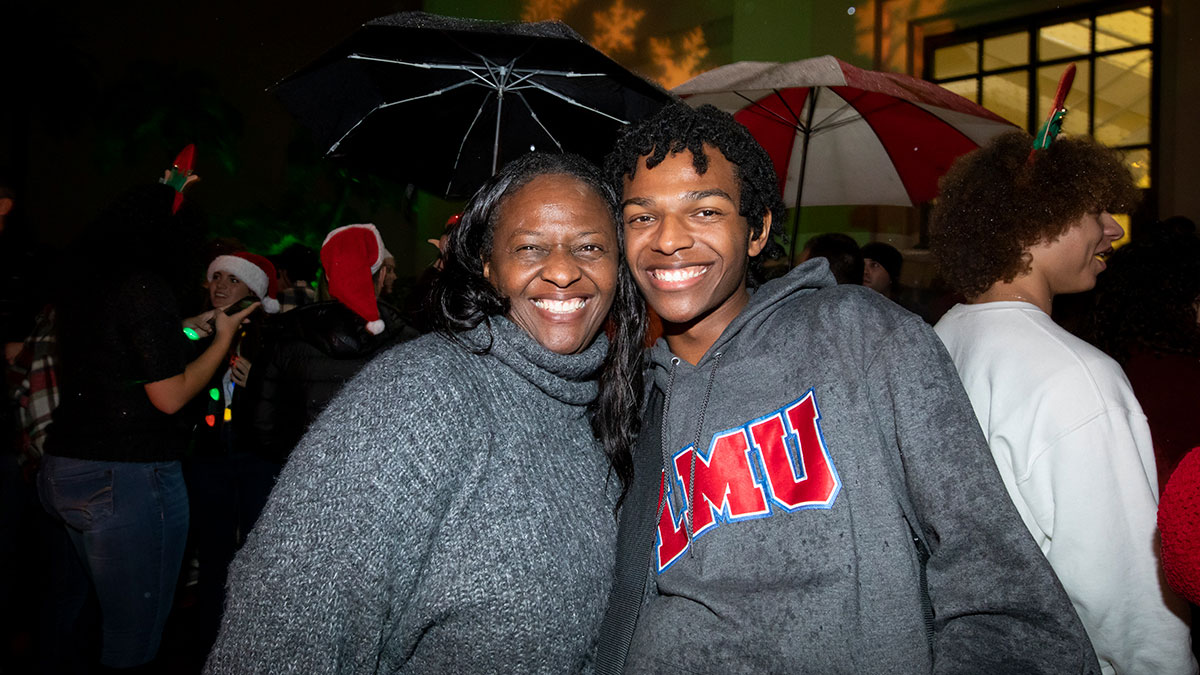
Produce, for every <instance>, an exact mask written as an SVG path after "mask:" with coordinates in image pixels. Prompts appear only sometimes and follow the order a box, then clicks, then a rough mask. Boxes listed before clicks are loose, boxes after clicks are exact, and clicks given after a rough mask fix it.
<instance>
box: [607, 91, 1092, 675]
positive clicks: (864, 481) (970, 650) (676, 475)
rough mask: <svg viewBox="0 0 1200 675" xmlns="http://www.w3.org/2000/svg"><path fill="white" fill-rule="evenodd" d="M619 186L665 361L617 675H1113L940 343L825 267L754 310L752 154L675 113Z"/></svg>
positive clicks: (618, 159)
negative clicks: (1002, 473)
mask: <svg viewBox="0 0 1200 675" xmlns="http://www.w3.org/2000/svg"><path fill="white" fill-rule="evenodd" d="M608 168H609V171H610V176H611V178H612V179H613V180H615V181H618V182H619V183H620V184H621V185H622V186H623V190H624V197H623V199H624V203H623V220H624V227H625V252H626V257H627V261H628V264H629V266H630V268H631V270H632V272H633V276H634V278H635V280H636V281H637V284H638V286H639V287H640V288H641V290H642V292H643V293H644V295H645V297H646V299H647V301H648V302H649V304H650V306H651V307H652V308H653V309H654V310H655V311H656V312H657V313H658V314H659V315H660V316H661V317H662V322H663V327H664V330H665V341H661V340H660V341H659V342H658V344H657V345H656V346H655V347H654V348H653V350H652V352H651V354H652V357H651V359H652V365H651V368H650V379H651V380H652V381H653V386H652V387H651V390H650V397H649V401H648V404H647V410H648V413H647V417H646V419H645V424H644V425H643V431H644V433H643V434H642V438H641V440H640V444H639V447H638V448H636V449H635V453H634V462H635V482H634V486H633V488H632V489H631V491H630V494H629V496H628V498H627V500H626V502H625V507H624V510H623V512H622V516H621V527H622V533H621V537H622V543H621V550H620V552H619V553H618V565H619V571H618V574H617V579H616V585H615V588H616V590H614V600H613V603H612V605H611V607H610V610H609V615H608V616H607V617H606V619H605V622H606V623H605V628H604V630H603V632H602V643H601V646H600V652H599V655H598V672H602V673H604V672H620V671H621V670H622V668H624V670H625V672H630V673H642V672H722V673H728V672H782V671H787V672H812V673H884V672H890V673H895V672H902V673H928V672H988V673H997V672H1012V673H1035V672H1045V673H1084V672H1098V670H1099V669H1098V666H1097V665H1096V662H1095V657H1094V655H1093V654H1092V651H1091V648H1090V646H1089V644H1088V641H1087V637H1086V635H1085V634H1084V632H1083V628H1082V627H1081V626H1080V624H1079V621H1078V618H1077V617H1076V616H1075V613H1074V612H1073V611H1072V609H1071V606H1070V603H1069V601H1068V600H1067V598H1066V595H1065V594H1064V593H1063V590H1062V588H1061V586H1060V585H1059V584H1058V582H1057V580H1056V579H1055V578H1054V574H1053V571H1052V570H1051V569H1050V567H1049V565H1047V564H1046V562H1045V560H1044V559H1043V558H1042V556H1041V555H1039V554H1038V551H1037V548H1036V546H1035V545H1034V543H1033V541H1032V540H1031V539H1030V538H1029V536H1028V534H1027V533H1026V532H1025V531H1024V530H1023V528H1022V527H1021V523H1020V520H1019V517H1018V515H1017V513H1016V511H1015V510H1014V509H1013V508H1011V504H1009V503H1008V502H1007V499H1006V498H1005V493H1004V488H1003V484H1002V483H1001V482H1000V479H999V476H998V475H997V473H996V469H995V466H994V465H993V464H992V462H991V459H990V457H989V456H988V453H987V448H986V444H985V442H984V439H983V437H982V436H981V434H980V433H979V428H978V425H977V424H976V422H975V420H974V419H973V417H972V415H971V408H970V404H969V402H968V401H967V399H966V396H965V395H964V393H963V391H962V387H961V386H960V384H959V382H958V380H957V378H956V377H955V373H954V369H953V366H952V365H951V364H950V362H949V359H948V358H947V357H946V353H945V350H944V349H943V348H942V346H941V344H940V343H939V342H938V340H937V337H936V336H935V335H934V334H933V332H932V331H931V330H929V329H928V328H927V327H926V326H925V324H924V323H923V322H922V321H921V320H920V319H919V318H917V317H916V316H914V315H911V314H908V313H906V312H903V311H901V310H900V309H898V308H897V307H896V306H895V305H894V304H892V303H890V302H888V301H887V300H885V299H884V298H882V297H881V296H879V295H878V294H876V293H874V292H873V291H870V290H869V289H866V288H863V287H862V286H857V285H855V286H851V285H842V286H838V285H836V284H835V283H834V278H833V276H832V275H831V274H830V273H829V267H828V265H827V264H826V263H825V262H823V261H820V260H814V261H810V262H809V263H806V264H804V265H801V266H800V267H798V268H796V269H795V270H793V271H792V272H790V273H789V274H788V275H786V276H785V277H782V278H780V279H777V280H775V281H772V282H770V283H768V284H766V285H763V286H762V287H760V288H758V289H757V291H755V292H754V293H753V294H751V293H750V291H749V290H748V288H747V275H748V273H752V272H753V270H751V269H750V268H751V267H752V266H753V265H754V261H755V260H756V258H757V256H759V255H760V254H762V253H763V251H764V249H766V248H767V247H768V246H770V245H772V244H770V235H771V226H772V224H773V223H774V222H776V221H777V220H778V219H779V218H780V217H782V215H783V212H784V206H783V204H782V202H781V200H780V198H779V192H778V183H777V181H776V178H775V173H774V171H773V170H772V165H771V162H770V159H769V158H768V157H767V155H766V153H765V152H764V151H763V150H762V148H761V147H760V146H759V145H758V144H757V143H756V142H755V141H754V139H753V138H752V137H751V136H750V135H749V132H747V131H746V130H745V129H744V128H743V127H741V126H740V125H739V124H737V123H736V122H734V120H733V119H732V118H731V117H730V116H728V115H726V114H724V113H721V112H719V111H717V110H716V109H715V108H711V107H704V108H700V109H697V110H693V109H691V108H688V107H686V106H682V105H680V106H673V107H668V108H666V109H664V110H663V111H662V112H661V113H659V114H658V115H656V116H655V117H653V118H650V119H648V120H646V121H643V122H641V123H639V124H638V125H636V126H635V127H634V128H632V129H630V130H629V131H628V132H627V133H626V134H625V135H624V136H623V138H622V139H621V140H620V141H619V143H618V145H617V148H616V149H615V150H614V152H613V154H612V155H611V156H610V158H609V162H608ZM660 428H661V431H660ZM696 448H699V451H698V452H697V451H695V449H696ZM658 489H661V494H662V501H661V502H658V501H656V497H657V496H658V493H657V490H658ZM638 540H641V541H642V542H644V548H642V544H641V543H638ZM631 542H633V543H632V544H631ZM926 558H927V559H926ZM643 588H644V589H645V590H644V593H645V595H644V601H642V600H643V595H642V593H643ZM630 596H632V597H633V598H634V599H633V601H630V599H629V597H630ZM633 616H636V623H635V622H634V621H633V620H632V618H633ZM623 637H627V638H628V642H629V644H628V652H627V658H625V657H626V654H625V645H624V641H623V640H622V638H623Z"/></svg>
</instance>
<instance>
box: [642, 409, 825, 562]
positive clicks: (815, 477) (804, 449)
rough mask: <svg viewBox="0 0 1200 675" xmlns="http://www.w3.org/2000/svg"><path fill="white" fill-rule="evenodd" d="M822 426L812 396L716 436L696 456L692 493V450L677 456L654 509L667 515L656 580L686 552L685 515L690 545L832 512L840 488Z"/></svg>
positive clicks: (661, 527) (667, 470)
mask: <svg viewBox="0 0 1200 675" xmlns="http://www.w3.org/2000/svg"><path fill="white" fill-rule="evenodd" d="M820 419H821V413H820V411H819V410H818V408H817V399H816V396H815V395H814V393H813V391H812V390H811V389H810V390H809V391H808V393H807V394H805V395H804V397H803V398H801V399H799V400H797V401H794V402H792V403H789V404H787V405H785V406H784V407H782V408H780V409H779V410H776V411H774V412H771V413H769V414H767V415H765V416H763V417H760V418H758V419H755V420H751V421H749V422H747V423H745V424H743V425H742V426H739V427H736V428H734V429H729V430H726V431H722V432H720V433H718V434H716V435H715V436H713V439H712V442H711V443H710V444H709V446H708V450H707V452H704V451H701V452H698V453H697V454H696V459H695V488H694V489H693V488H692V486H691V484H690V483H689V481H691V480H692V453H693V452H694V447H693V446H691V445H689V446H687V447H686V448H683V449H682V450H680V451H678V452H676V453H675V454H674V456H673V457H672V458H671V465H670V466H668V467H664V470H663V477H662V483H661V485H660V488H659V500H660V502H659V505H660V506H661V505H662V501H661V500H663V499H666V508H663V509H662V517H661V519H660V520H659V523H658V539H657V542H656V544H655V565H656V567H657V571H658V573H660V574H661V573H662V572H664V571H666V569H667V568H668V567H670V566H671V565H672V564H673V563H674V562H675V561H676V560H678V559H679V557H680V556H682V555H683V554H684V553H685V552H686V551H687V549H688V546H689V542H688V536H687V529H686V523H685V522H684V519H685V518H686V514H687V512H688V510H689V509H693V510H692V514H693V516H692V538H693V540H695V539H699V538H700V536H701V535H703V534H705V533H706V532H708V531H710V530H713V529H716V528H717V527H719V526H721V525H724V524H726V523H735V522H738V521H741V520H749V519H751V518H765V517H768V516H772V515H776V514H778V513H792V512H795V511H800V510H804V509H828V508H831V507H832V506H833V502H834V500H835V499H837V495H838V492H839V491H841V488H842V482H841V479H840V478H838V474H837V469H836V468H834V466H833V460H832V459H831V458H830V456H829V450H828V448H826V447H825V439H824V438H823V437H822V435H821V426H820ZM676 495H677V496H676ZM689 495H691V499H692V500H693V502H694V506H693V504H689V503H688V496H689ZM677 502H678V504H680V505H682V506H681V508H678V509H677V508H676V503H677Z"/></svg>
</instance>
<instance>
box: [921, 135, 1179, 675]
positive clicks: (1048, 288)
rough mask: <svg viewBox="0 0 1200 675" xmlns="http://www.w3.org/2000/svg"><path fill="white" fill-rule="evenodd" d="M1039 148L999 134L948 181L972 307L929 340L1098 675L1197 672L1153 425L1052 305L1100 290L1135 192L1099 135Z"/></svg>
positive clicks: (947, 209)
mask: <svg viewBox="0 0 1200 675" xmlns="http://www.w3.org/2000/svg"><path fill="white" fill-rule="evenodd" d="M1031 144H1032V138H1031V137H1030V136H1028V135H1027V134H1025V133H1024V132H1011V133H1008V134H1005V135H1002V136H1000V137H998V138H996V139H995V140H993V141H992V142H991V143H989V144H988V145H986V146H984V147H983V148H980V149H979V150H976V151H975V152H973V153H971V154H969V155H966V156H964V157H962V158H960V159H959V160H958V162H956V163H955V165H954V166H953V167H952V168H951V170H950V172H949V173H948V174H947V175H946V177H945V178H943V179H942V184H941V195H940V198H939V201H938V204H937V205H936V206H935V207H934V210H933V214H932V218H931V223H930V234H931V237H930V248H931V249H932V252H933V255H934V259H935V261H936V263H937V266H938V270H939V272H940V273H941V274H942V276H943V277H944V278H945V279H946V280H947V282H948V283H949V284H950V285H951V286H953V287H954V288H955V290H957V291H959V292H960V293H962V295H963V297H965V298H967V300H968V302H967V304H960V305H956V306H954V307H953V308H951V309H950V311H949V312H947V313H946V314H945V316H943V317H942V319H941V320H940V321H939V322H938V323H937V326H936V327H935V330H936V332H937V334H938V336H939V337H941V339H942V341H943V342H944V343H945V345H946V348H947V349H948V350H949V352H950V356H951V358H952V359H953V360H954V364H955V366H956V367H957V369H958V372H959V376H960V377H961V378H962V381H963V386H964V387H965V388H966V390H967V394H968V396H969V397H970V399H971V404H972V406H973V407H974V409H975V415H976V416H977V417H978V418H979V422H980V425H981V426H982V427H983V431H984V434H985V435H986V436H987V439H988V444H989V446H990V447H991V451H992V455H993V457H994V458H995V460H996V465H997V467H998V468H999V470H1000V474H1001V476H1002V478H1003V479H1004V483H1005V486H1006V487H1007V488H1008V493H1009V496H1010V497H1011V498H1012V500H1013V502H1014V504H1015V505H1016V507H1017V510H1018V511H1019V512H1020V514H1021V517H1022V519H1023V520H1024V521H1025V525H1026V527H1028V528H1029V531H1030V533H1031V534H1032V535H1033V537H1034V539H1035V540H1036V541H1037V543H1038V545H1039V546H1040V547H1041V549H1042V552H1043V553H1044V554H1045V555H1046V557H1047V558H1048V559H1049V561H1050V563H1051V565H1052V566H1053V567H1054V570H1055V572H1056V573H1057V574H1058V576H1059V579H1060V580H1061V581H1062V584H1063V587H1064V588H1065V589H1066V591H1067V594H1068V595H1069V596H1070V598H1071V601H1072V603H1073V604H1074V606H1075V610H1076V611H1077V612H1078V613H1079V616H1080V618H1081V619H1082V620H1083V625H1084V627H1085V628H1086V629H1087V632H1088V636H1089V637H1090V638H1091V640H1092V645H1093V647H1094V648H1095V651H1096V655H1097V656H1098V657H1099V659H1100V664H1101V667H1102V668H1103V670H1104V672H1105V673H1158V674H1162V675H1167V674H1171V673H1196V672H1197V666H1196V661H1195V659H1194V658H1193V656H1192V651H1191V639H1190V636H1189V627H1188V619H1187V617H1188V609H1187V606H1186V604H1185V603H1183V602H1182V601H1181V600H1180V599H1179V598H1178V597H1177V596H1176V595H1175V594H1174V593H1173V592H1172V591H1171V590H1170V588H1169V587H1168V586H1167V585H1166V583H1165V582H1164V580H1163V576H1162V573H1161V570H1160V566H1159V551H1158V543H1157V532H1156V528H1155V516H1156V510H1157V500H1158V484H1157V482H1158V481H1157V474H1156V471H1155V465H1154V451H1153V445H1152V444H1151V440H1150V428H1149V426H1148V425H1147V423H1146V416H1145V415H1144V414H1143V413H1142V409H1141V406H1140V405H1139V404H1138V401H1137V399H1136V398H1135V397H1134V394H1133V389H1132V388H1131V387H1130V385H1129V381H1128V380H1127V379H1126V377H1125V375H1124V373H1123V372H1122V371H1121V368H1120V366H1118V365H1117V363H1116V362H1115V361H1113V360H1112V359H1111V358H1109V357H1108V356H1106V355H1105V354H1104V353H1103V352H1101V351H1100V350H1099V349H1096V348H1095V347H1093V346H1092V345H1090V344H1088V343H1087V342H1084V341H1083V340H1081V339H1079V338H1077V337H1075V336H1073V335H1072V334H1070V333H1069V332H1067V331H1066V330H1064V329H1063V328H1061V327H1059V326H1058V325H1057V324H1055V322H1054V321H1053V320H1052V319H1051V318H1050V310H1051V303H1052V301H1053V299H1054V296H1056V295H1059V294H1064V293H1079V292H1082V291H1087V290H1090V289H1091V288H1092V287H1093V286H1094V285H1095V283H1096V276H1097V275H1098V274H1099V273H1100V272H1101V271H1103V270H1104V265H1105V263H1104V258H1105V257H1106V256H1107V255H1108V254H1109V253H1111V252H1112V245H1113V242H1114V241H1116V240H1117V239H1119V238H1121V237H1122V236H1123V235H1124V231H1123V230H1122V228H1121V226H1120V225H1119V224H1118V223H1117V222H1116V220H1115V219H1114V218H1113V216H1112V214H1113V213H1128V212H1129V211H1130V210H1131V209H1132V207H1133V206H1134V204H1135V203H1136V200H1137V197H1138V194H1137V190H1136V188H1135V187H1134V184H1133V181H1132V179H1131V177H1130V175H1129V172H1128V171H1127V170H1126V169H1125V167H1124V165H1123V164H1122V162H1121V160H1120V159H1119V157H1118V156H1117V155H1116V154H1114V153H1113V152H1112V151H1110V150H1108V149H1106V148H1104V147H1102V146H1100V145H1099V144H1097V143H1095V142H1094V141H1092V140H1090V139H1086V138H1064V139H1060V140H1058V141H1055V142H1053V143H1052V144H1051V145H1050V146H1049V147H1048V148H1046V149H1042V150H1037V151H1035V152H1031Z"/></svg>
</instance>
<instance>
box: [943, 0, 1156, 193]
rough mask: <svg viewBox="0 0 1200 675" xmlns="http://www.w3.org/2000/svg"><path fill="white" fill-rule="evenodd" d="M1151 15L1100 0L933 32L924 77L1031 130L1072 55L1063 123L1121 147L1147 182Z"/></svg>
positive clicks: (1147, 7) (1140, 6) (1142, 8)
mask: <svg viewBox="0 0 1200 675" xmlns="http://www.w3.org/2000/svg"><path fill="white" fill-rule="evenodd" d="M1156 18H1157V16H1156V13H1155V11H1154V8H1153V6H1152V5H1151V4H1147V3H1122V4H1113V3H1103V4H1099V5H1092V6H1090V7H1085V8H1084V9H1082V10H1075V11H1074V13H1071V14H1062V13H1055V14H1047V15H1039V16H1033V17H1027V18H1025V19H1022V20H1020V21H1018V22H1010V23H1007V24H1004V25H996V26H984V27H980V28H975V29H971V30H967V31H959V32H955V33H950V34H947V35H941V36H936V37H930V38H929V39H927V40H926V41H925V61H924V63H925V73H924V77H925V79H927V80H929V81H931V82H935V83H937V84H940V85H942V86H943V87H946V88H947V89H950V90H951V91H953V92H955V93H957V94H960V95H962V96H964V97H966V98H969V99H971V100H972V101H975V102H976V103H980V104H981V105H983V106H984V107H985V108H988V109H989V110H991V111H992V112H994V113H996V114H997V115H1000V116H1001V117H1004V118H1005V119H1008V120H1009V121H1011V122H1013V123H1014V124H1017V125H1018V126H1021V127H1023V128H1025V129H1026V130H1028V131H1029V132H1030V133H1033V132H1035V131H1036V130H1037V128H1038V127H1040V126H1041V124H1042V122H1043V121H1044V120H1045V119H1046V116H1047V115H1048V114H1049V109H1050V103H1051V101H1052V100H1053V98H1054V92H1055V90H1056V88H1057V87H1058V79H1059V77H1060V76H1061V75H1062V73H1063V71H1064V70H1065V69H1066V67H1067V65H1068V64H1071V63H1074V64H1075V67H1076V73H1075V83H1074V85H1073V86H1072V88H1071V93H1070V94H1069V95H1068V96H1067V110H1068V114H1067V117H1066V122H1065V124H1064V125H1063V130H1064V132H1066V133H1071V134H1087V135H1090V136H1094V137H1095V138H1096V140H1098V141H1100V142H1101V143H1104V144H1105V145H1108V146H1110V147H1113V148H1117V149H1120V150H1121V151H1122V152H1123V153H1124V155H1125V157H1126V161H1127V162H1128V164H1129V167H1130V171H1131V172H1132V173H1133V176H1134V179H1135V180H1136V181H1137V185H1138V187H1141V188H1150V187H1151V180H1152V172H1151V163H1150V160H1151V157H1152V156H1153V153H1154V134H1153V129H1154V120H1153V114H1154V111H1153V106H1152V101H1153V89H1154V84H1153V83H1154V76H1153V75H1154V57H1155V41H1154V36H1155V35H1156V26H1155V21H1156Z"/></svg>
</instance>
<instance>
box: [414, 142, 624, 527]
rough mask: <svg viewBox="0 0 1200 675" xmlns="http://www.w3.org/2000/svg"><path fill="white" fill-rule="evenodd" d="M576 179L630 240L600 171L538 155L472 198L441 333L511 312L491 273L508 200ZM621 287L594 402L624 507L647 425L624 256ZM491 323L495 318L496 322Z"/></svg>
mask: <svg viewBox="0 0 1200 675" xmlns="http://www.w3.org/2000/svg"><path fill="white" fill-rule="evenodd" d="M555 175H561V176H570V177H572V178H575V179H578V180H579V181H581V182H582V183H584V184H585V185H587V186H588V187H590V188H592V190H594V191H595V193H596V194H597V195H598V196H599V197H600V199H601V200H602V201H603V202H604V203H605V205H606V206H607V207H608V209H609V214H608V215H609V217H610V220H611V221H612V224H613V228H614V229H615V230H616V234H617V249H618V252H619V251H623V250H624V243H625V237H624V232H623V231H622V228H621V224H620V219H619V217H618V213H617V193H616V192H615V191H614V190H613V188H612V187H611V186H610V185H609V184H608V183H607V182H606V181H605V180H604V177H603V175H602V174H601V173H600V171H599V169H597V168H596V167H595V166H593V165H592V164H591V163H590V162H588V161H587V160H585V159H583V158H582V157H579V156H577V155H572V154H555V153H541V152H534V153H529V154H527V155H523V156H522V157H520V158H518V159H516V160H514V161H512V162H510V163H509V164H507V165H506V166H505V167H504V168H503V169H501V170H500V172H499V173H497V174H496V175H495V176H493V177H492V178H491V179H490V180H488V182H487V183H485V184H484V185H483V187H481V188H479V190H478V191H477V192H476V193H475V195H474V196H473V197H471V201H470V202H468V203H467V206H466V208H465V209H464V210H463V213H462V219H461V220H460V221H459V223H458V227H456V228H454V230H453V232H451V234H450V239H449V241H447V243H446V252H445V255H444V258H443V267H442V271H441V273H440V274H439V275H438V277H437V280H436V281H435V282H434V285H433V289H432V291H431V295H430V302H429V305H430V307H431V309H432V317H431V321H432V323H433V327H434V330H436V331H438V332H440V333H442V334H443V335H445V336H447V337H449V338H450V339H452V340H455V341H458V340H457V337H456V336H457V334H458V333H461V332H464V331H468V330H471V329H473V328H475V327H476V326H478V325H479V324H480V323H489V321H490V319H489V318H490V317H493V316H499V315H504V314H507V313H508V311H509V301H508V299H507V298H505V297H503V296H502V295H500V293H499V292H498V291H497V290H496V288H495V287H494V286H492V284H491V283H490V282H489V281H488V280H487V279H485V278H484V276H483V263H484V261H485V260H487V259H488V258H489V257H490V256H491V253H492V237H493V233H494V231H495V227H496V222H497V220H498V219H499V217H500V214H501V211H502V209H503V206H504V204H505V202H507V201H508V199H509V198H510V197H512V196H513V195H515V194H516V193H517V191H518V190H520V189H521V188H522V187H524V186H525V185H527V184H529V182H530V181H532V180H533V179H534V178H537V177H538V176H555ZM617 269H618V272H617V292H616V297H614V298H613V304H612V309H611V310H609V318H608V321H609V327H610V330H608V334H609V335H610V336H611V338H612V339H611V340H610V341H609V345H608V354H607V355H606V356H605V359H604V365H603V366H602V368H601V372H600V391H599V394H598V395H597V396H596V400H595V401H593V402H592V404H591V405H590V406H589V413H590V417H591V423H592V432H593V433H594V434H595V436H596V439H597V440H598V441H600V442H601V443H603V445H604V452H605V454H606V455H607V456H608V461H609V471H610V475H611V474H613V473H615V474H616V476H617V478H618V479H619V480H620V482H621V496H620V499H619V500H618V501H617V506H618V507H619V506H620V504H621V501H623V500H624V499H625V493H626V492H627V491H628V489H629V484H630V481H631V480H632V478H633V459H632V456H631V454H630V450H631V448H632V447H633V443H634V441H635V440H636V439H637V435H638V430H639V426H640V421H639V419H640V415H641V398H642V353H643V349H642V341H643V339H644V336H645V332H646V310H645V305H644V303H643V301H642V296H641V295H640V294H639V293H638V291H637V287H636V286H634V283H633V277H632V276H631V275H630V273H629V268H628V267H627V266H626V265H625V264H624V262H621V261H618V266H617ZM489 326H490V323H489Z"/></svg>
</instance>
